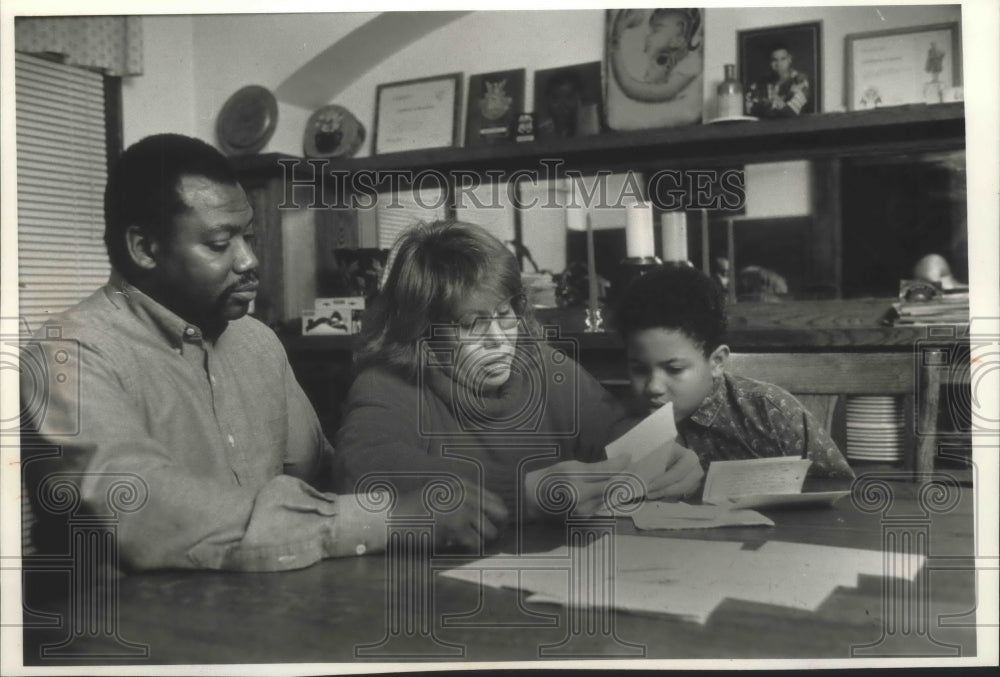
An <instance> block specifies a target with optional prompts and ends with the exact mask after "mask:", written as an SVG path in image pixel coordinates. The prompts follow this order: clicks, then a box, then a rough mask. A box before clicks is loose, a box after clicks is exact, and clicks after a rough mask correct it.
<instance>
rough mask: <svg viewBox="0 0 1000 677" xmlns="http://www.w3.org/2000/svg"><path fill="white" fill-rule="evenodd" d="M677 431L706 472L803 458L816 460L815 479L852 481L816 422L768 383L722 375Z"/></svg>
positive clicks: (812, 473)
mask: <svg viewBox="0 0 1000 677" xmlns="http://www.w3.org/2000/svg"><path fill="white" fill-rule="evenodd" d="M677 431H678V436H677V441H678V443H680V444H681V445H682V446H684V447H687V448H688V449H691V450H692V451H694V452H695V453H696V454H698V458H699V459H700V460H701V464H702V467H704V468H705V470H706V471H707V470H708V465H709V464H710V463H711V462H712V461H729V460H735V459H746V458H766V457H770V456H800V457H803V458H809V459H811V460H812V462H813V465H812V466H811V467H810V469H809V476H811V477H829V478H845V479H849V478H853V477H854V472H853V471H852V470H851V467H850V465H849V464H848V463H847V459H845V458H844V455H843V454H841V453H840V450H839V449H838V448H837V445H836V444H834V442H833V440H832V439H830V435H829V434H828V433H827V432H826V430H824V429H823V427H822V426H821V425H820V424H819V423H818V422H817V421H816V419H815V417H813V415H812V414H811V413H809V412H808V411H807V410H806V409H805V407H803V406H802V403H800V402H799V401H798V400H797V399H796V398H795V397H793V396H792V395H791V394H789V393H788V392H786V391H784V390H782V389H781V388H779V387H778V386H775V385H771V384H769V383H763V382H761V381H754V380H752V379H748V378H743V377H740V376H733V375H731V374H724V375H723V376H722V377H721V378H717V379H716V380H715V385H714V387H713V389H712V392H711V393H710V394H709V395H708V397H706V398H705V400H704V401H703V402H702V403H701V406H699V407H698V409H696V410H695V412H694V413H693V414H691V416H689V417H688V418H687V419H685V420H684V421H680V422H679V423H678V424H677Z"/></svg>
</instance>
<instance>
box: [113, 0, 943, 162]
mask: <svg viewBox="0 0 1000 677" xmlns="http://www.w3.org/2000/svg"><path fill="white" fill-rule="evenodd" d="M372 16H373V14H371V13H344V12H331V13H324V14H255V15H225V14H221V15H199V16H193V17H192V16H176V17H169V16H147V17H144V19H143V30H144V34H145V49H146V55H145V62H146V73H145V74H144V75H143V76H141V77H135V78H127V79H126V82H125V87H124V100H123V105H124V109H125V110H124V114H125V120H124V124H125V137H126V139H125V140H126V143H130V142H132V141H135V140H137V139H138V138H141V137H142V136H145V135H146V134H150V133H154V132H158V131H177V132H182V133H188V134H193V135H195V136H198V137H199V138H202V139H205V140H207V141H211V142H213V143H214V142H215V118H216V116H217V115H218V112H219V109H220V108H221V107H222V104H223V103H224V102H225V100H226V99H227V98H228V97H229V96H230V95H231V94H232V93H233V92H235V91H236V90H237V89H239V88H240V87H243V86H244V85H248V84H258V85H263V86H264V87H268V88H271V89H274V88H276V87H277V86H278V85H279V84H280V83H281V82H282V81H284V79H285V78H287V77H288V76H289V75H291V74H292V73H294V72H295V71H296V70H297V69H298V68H299V67H301V66H302V65H303V64H305V63H307V62H308V61H309V60H310V59H312V58H313V57H314V56H316V55H317V54H319V53H320V52H322V51H323V50H324V49H326V48H327V47H329V46H330V45H331V44H332V43H333V42H335V41H336V40H338V39H339V38H341V37H343V36H344V35H346V34H347V33H349V32H350V31H352V30H354V29H355V28H357V27H358V26H360V25H361V24H362V23H364V22H366V21H368V20H369V19H370V18H371V17H372ZM960 16H961V9H960V7H958V6H957V5H925V6H920V5H916V6H914V5H908V6H900V5H884V6H843V7H798V8H797V7H753V8H749V7H741V8H729V9H721V8H710V9H708V10H707V11H706V21H705V24H706V28H705V32H706V47H707V48H706V53H705V94H706V96H705V111H706V117H711V116H712V115H713V114H714V109H715V88H716V86H717V85H718V83H719V82H720V81H721V79H722V70H723V65H724V64H726V63H734V62H735V59H736V33H737V30H739V29H748V28H760V27H764V26H774V25H781V24H789V23H799V22H805V21H816V20H821V21H822V22H823V36H822V40H823V55H822V61H823V106H824V109H825V111H834V110H841V109H842V108H843V102H842V100H843V78H844V36H845V35H847V34H848V33H856V32H864V31H872V30H882V29H889V28H899V27H903V26H914V25H922V24H932V23H942V22H947V21H957V20H959V18H960ZM603 40H604V11H603V10H593V9H585V10H541V11H480V12H473V13H471V14H469V15H467V16H464V17H462V18H460V19H458V20H456V21H454V22H452V23H450V24H448V25H446V26H444V27H443V28H440V29H438V30H436V31H434V32H432V33H430V34H428V35H427V36H425V37H424V38H422V39H420V40H418V41H416V42H414V43H412V44H411V45H409V46H408V47H405V48H404V49H402V50H400V51H399V52H398V53H396V54H395V55H394V56H393V57H392V58H390V59H387V60H385V61H383V62H382V63H379V64H376V65H375V66H374V67H373V68H372V69H371V70H370V71H368V72H367V73H366V74H365V75H364V76H362V77H361V78H359V79H358V80H356V81H355V82H354V83H353V84H352V85H350V86H348V87H347V88H346V89H345V90H343V91H342V92H341V93H340V94H339V95H338V96H336V97H334V99H333V100H332V101H331V102H330V103H338V104H340V105H343V106H345V107H347V108H348V109H349V110H351V111H352V112H353V113H354V114H355V115H356V116H357V117H358V119H360V120H361V121H362V123H363V124H364V125H365V127H366V128H367V130H368V134H367V140H366V143H365V145H364V147H363V148H362V149H361V151H360V152H359V156H364V155H366V154H368V153H369V152H370V140H371V132H372V125H373V120H374V104H375V88H376V87H377V86H378V85H379V84H382V83H385V82H393V81H396V80H404V79H408V78H417V77H424V76H428V75H434V74H439V73H449V72H454V71H462V72H464V73H465V83H464V84H465V87H464V91H465V92H467V91H468V88H467V85H468V78H469V76H470V75H472V74H475V73H480V72H485V71H492V70H503V69H508V68H522V67H523V68H525V69H526V70H527V82H526V84H527V87H526V89H527V92H526V95H527V96H526V101H525V104H526V107H527V108H528V109H531V107H532V106H533V104H534V102H533V100H532V99H533V96H532V93H533V92H532V90H533V88H532V77H531V76H532V73H533V71H535V70H539V69H543V68H552V67H555V66H562V65H568V64H573V63H581V62H585V61H595V60H601V59H602V58H603V55H604V45H603ZM464 106H465V101H464V97H463V101H462V107H463V118H464ZM311 112H312V111H307V110H303V109H301V108H298V107H295V106H290V105H287V104H279V111H278V118H279V119H278V127H277V130H276V131H275V134H274V137H273V138H272V140H271V142H270V143H269V144H268V145H267V147H266V148H265V149H264V151H265V152H267V151H281V152H286V153H292V154H301V152H302V133H303V131H304V129H305V122H306V120H307V118H308V116H309V114H310V113H311Z"/></svg>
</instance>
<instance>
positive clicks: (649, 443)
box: [604, 402, 677, 482]
mask: <svg viewBox="0 0 1000 677" xmlns="http://www.w3.org/2000/svg"><path fill="white" fill-rule="evenodd" d="M676 437H677V424H676V423H675V422H674V405H673V403H672V402H668V403H667V404H665V405H663V406H662V407H660V408H659V409H657V410H656V411H654V412H653V413H652V414H650V415H649V416H647V417H646V418H644V419H642V421H640V422H639V424H638V425H636V426H635V427H634V428H632V429H631V430H629V431H628V432H627V433H625V434H624V435H622V436H621V437H619V438H618V439H617V440H615V441H614V442H612V443H611V444H609V445H607V446H606V447H605V448H604V451H605V453H606V454H607V457H608V458H609V459H614V458H618V457H619V456H623V455H627V456H628V457H629V458H630V459H631V462H630V463H629V466H628V468H626V469H625V471H626V472H629V473H632V474H634V475H636V476H638V477H639V478H640V479H642V481H643V482H650V481H651V480H653V479H654V478H655V477H656V476H657V475H659V474H661V473H662V472H663V471H664V470H665V469H666V466H667V460H668V459H669V454H670V447H671V444H672V443H673V441H674V439H676Z"/></svg>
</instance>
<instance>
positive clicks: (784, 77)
mask: <svg viewBox="0 0 1000 677" xmlns="http://www.w3.org/2000/svg"><path fill="white" fill-rule="evenodd" d="M821 39H822V22H821V21H813V22H810V23H801V24H791V25H787V26H772V27H768V28H758V29H753V30H746V31H739V32H738V33H737V36H736V40H737V51H738V54H739V79H740V82H742V83H743V95H744V112H745V113H746V114H747V115H752V116H754V117H758V118H766V119H780V118H794V117H798V116H800V115H806V114H808V113H819V112H822V110H823V105H822V96H823V86H822V85H823V83H822V80H821V77H822V72H823V69H822V64H821V57H820V55H821V54H822V42H821Z"/></svg>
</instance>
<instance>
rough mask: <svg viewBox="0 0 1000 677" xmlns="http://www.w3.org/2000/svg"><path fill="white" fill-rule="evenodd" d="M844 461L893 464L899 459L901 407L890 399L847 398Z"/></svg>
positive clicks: (900, 453) (901, 428) (901, 424)
mask: <svg viewBox="0 0 1000 677" xmlns="http://www.w3.org/2000/svg"><path fill="white" fill-rule="evenodd" d="M846 407H847V457H848V458H850V459H854V460H858V461H877V462H880V463H895V462H897V461H899V460H900V459H901V458H902V456H903V442H904V440H903V437H904V436H903V433H904V430H903V404H902V401H901V398H898V397H894V396H892V395H884V396H883V395H879V396H852V397H849V398H847V405H846Z"/></svg>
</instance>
